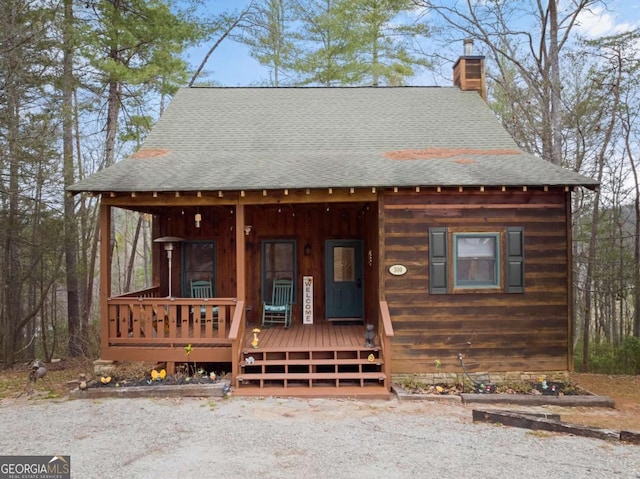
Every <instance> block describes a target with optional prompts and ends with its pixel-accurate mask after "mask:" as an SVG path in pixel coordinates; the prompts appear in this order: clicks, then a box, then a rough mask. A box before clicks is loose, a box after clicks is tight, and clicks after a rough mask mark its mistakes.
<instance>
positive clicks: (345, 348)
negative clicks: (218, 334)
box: [242, 345, 380, 355]
mask: <svg viewBox="0 0 640 479" xmlns="http://www.w3.org/2000/svg"><path fill="white" fill-rule="evenodd" d="M309 351H311V352H327V351H329V352H330V351H340V352H343V351H353V352H363V351H366V352H372V353H373V352H377V351H380V347H379V346H374V347H373V348H367V347H366V346H364V345H363V346H362V347H360V346H355V347H354V346H327V347H314V348H312V349H309V347H308V346H307V347H305V346H299V347H296V346H292V347H285V348H263V347H260V348H256V349H249V348H248V349H243V350H242V353H243V354H248V355H251V354H258V353H265V352H266V353H291V352H293V353H305V352H309Z"/></svg>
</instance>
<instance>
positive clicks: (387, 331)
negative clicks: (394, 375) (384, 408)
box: [378, 301, 393, 391]
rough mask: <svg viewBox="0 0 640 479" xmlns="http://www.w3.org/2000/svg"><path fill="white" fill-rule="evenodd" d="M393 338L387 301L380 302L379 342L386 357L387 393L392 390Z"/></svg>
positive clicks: (384, 367)
mask: <svg viewBox="0 0 640 479" xmlns="http://www.w3.org/2000/svg"><path fill="white" fill-rule="evenodd" d="M392 337H393V324H392V323H391V313H389V305H388V304H387V302H386V301H380V320H379V324H378V341H379V344H380V345H381V349H382V355H383V357H384V365H383V369H384V377H385V380H384V386H385V389H386V390H387V391H390V390H391V338H392Z"/></svg>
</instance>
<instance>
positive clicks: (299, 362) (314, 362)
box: [240, 358, 384, 367]
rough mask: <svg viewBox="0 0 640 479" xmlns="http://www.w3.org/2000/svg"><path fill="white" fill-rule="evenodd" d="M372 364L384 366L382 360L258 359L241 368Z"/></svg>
mask: <svg viewBox="0 0 640 479" xmlns="http://www.w3.org/2000/svg"><path fill="white" fill-rule="evenodd" d="M359 364H365V365H367V364H370V365H372V366H381V365H382V364H384V361H383V360H382V359H379V358H376V360H375V361H369V360H368V359H366V358H364V359H257V360H255V361H254V362H253V363H251V364H249V363H247V362H246V361H241V362H240V366H242V367H245V366H336V365H338V366H340V365H345V366H348V365H359Z"/></svg>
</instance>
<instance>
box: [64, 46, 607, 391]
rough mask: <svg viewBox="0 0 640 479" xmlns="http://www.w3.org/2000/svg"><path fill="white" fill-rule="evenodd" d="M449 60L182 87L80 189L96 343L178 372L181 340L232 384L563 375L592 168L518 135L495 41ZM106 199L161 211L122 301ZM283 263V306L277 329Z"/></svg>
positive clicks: (355, 387) (277, 386)
mask: <svg viewBox="0 0 640 479" xmlns="http://www.w3.org/2000/svg"><path fill="white" fill-rule="evenodd" d="M453 73H454V74H453V77H454V83H453V85H452V86H449V87H350V88H313V87H309V88H243V87H235V88H221V87H216V88H199V87H195V88H183V89H180V90H179V91H178V92H177V94H176V95H175V96H174V98H173V100H172V101H171V104H170V105H169V107H168V108H167V109H166V111H165V112H164V113H163V114H162V116H161V118H160V119H159V121H158V122H157V124H156V125H155V126H154V127H153V129H152V131H151V132H150V134H149V136H148V137H147V139H146V140H145V141H144V143H143V145H142V146H141V148H140V149H139V151H137V152H136V153H134V154H133V155H131V156H130V157H129V158H126V159H124V160H122V161H120V162H118V163H116V164H115V165H113V166H111V167H109V168H106V169H104V170H102V171H99V172H97V173H96V174H94V175H92V176H90V177H88V178H85V179H82V180H81V181H79V182H78V183H76V184H75V185H73V186H72V187H70V188H69V192H70V194H78V193H89V194H94V195H99V196H100V231H101V242H100V244H101V246H100V317H101V359H103V360H113V361H151V362H160V363H166V364H167V366H168V368H169V369H170V370H172V369H173V368H175V365H176V364H177V363H181V362H184V361H185V347H187V346H188V345H191V346H190V348H191V349H190V350H191V353H190V355H189V361H194V362H200V363H220V364H228V365H229V370H230V371H231V380H232V386H233V387H234V388H235V394H240V395H242V394H244V395H296V396H300V395H309V396H363V397H366V396H369V397H388V395H389V393H390V390H391V384H392V380H393V379H394V378H399V377H402V376H406V375H419V376H422V377H434V376H433V375H434V374H444V375H446V374H449V375H458V374H460V373H462V369H461V366H465V367H466V369H467V371H468V372H469V373H470V374H493V375H498V376H499V375H507V376H508V375H509V374H524V373H528V374H530V373H533V374H548V373H557V372H566V371H569V370H570V369H571V368H572V329H573V328H572V324H573V311H572V288H571V284H572V277H571V270H572V268H571V265H572V248H571V244H572V236H571V229H572V226H571V224H572V222H571V216H572V212H571V204H572V201H571V199H572V192H574V191H576V189H578V188H589V189H595V188H596V187H597V186H598V185H597V182H596V181H594V180H593V179H591V178H588V177H585V176H582V175H580V174H577V173H575V172H573V171H570V170H568V169H564V168H561V167H559V166H556V165H553V164H551V163H548V162H545V161H543V160H541V159H539V158H537V157H535V156H533V155H531V154H528V153H526V152H524V151H523V150H522V149H520V148H519V147H518V145H517V144H516V143H515V141H514V140H513V139H512V138H511V137H510V136H509V134H508V133H507V132H506V131H505V129H504V128H503V127H502V126H501V125H500V123H499V122H498V120H497V119H496V117H495V115H494V114H493V113H492V111H491V110H490V108H489V107H488V105H487V104H486V87H485V78H484V57H482V56H474V55H471V54H467V55H465V56H463V57H461V58H460V59H459V60H458V62H457V63H456V64H455V66H454V72H453ZM115 209H126V210H132V211H137V212H141V213H145V214H146V215H148V216H149V217H150V218H152V231H153V238H154V242H153V245H152V250H153V254H152V256H153V259H152V263H153V284H152V285H151V286H150V287H149V288H148V289H145V290H143V291H131V292H128V293H126V294H122V295H115V296H114V295H112V294H111V284H112V264H111V263H112V256H111V252H110V249H109V244H110V241H109V234H110V233H109V232H110V230H111V222H112V219H113V211H114V210H115ZM280 279H288V280H289V281H290V283H289V284H290V288H291V290H292V291H291V295H292V301H291V305H290V319H289V321H290V322H289V323H287V322H283V323H282V324H277V323H276V324H271V323H269V324H267V323H264V322H263V315H264V311H265V308H266V307H265V304H268V303H269V301H271V299H272V298H271V295H272V291H273V285H274V282H276V281H277V280H280ZM194 281H205V282H208V284H210V293H208V294H205V295H204V296H202V295H195V294H193V289H192V288H191V285H192V284H193V282H194ZM205 284H207V283H205ZM256 330H260V331H259V332H257V331H256ZM255 339H257V342H258V344H257V345H256V344H253V345H252V340H255ZM254 342H255V341H254ZM254 346H257V347H254ZM461 358H464V364H462V365H461V361H460V359H461ZM429 375H431V376H429Z"/></svg>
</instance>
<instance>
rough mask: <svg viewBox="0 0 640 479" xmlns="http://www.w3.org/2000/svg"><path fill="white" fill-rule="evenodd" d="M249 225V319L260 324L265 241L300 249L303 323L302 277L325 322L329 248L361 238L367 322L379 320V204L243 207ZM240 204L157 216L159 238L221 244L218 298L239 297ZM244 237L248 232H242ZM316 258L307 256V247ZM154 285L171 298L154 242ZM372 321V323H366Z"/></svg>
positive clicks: (176, 278) (298, 311)
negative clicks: (310, 281)
mask: <svg viewBox="0 0 640 479" xmlns="http://www.w3.org/2000/svg"><path fill="white" fill-rule="evenodd" d="M242 208H243V209H244V224H245V225H250V226H251V230H250V232H249V234H248V235H245V236H244V240H245V270H244V277H245V287H246V307H247V319H248V321H249V322H250V323H252V324H258V323H259V322H260V318H261V314H262V312H261V305H262V300H261V298H262V291H261V266H262V265H261V245H262V241H263V240H273V239H292V240H295V241H296V247H297V258H296V261H297V278H296V281H297V286H298V287H297V297H296V302H295V304H294V307H293V320H294V322H301V321H302V307H301V303H302V287H301V284H302V277H303V276H313V278H314V298H313V299H314V320H315V321H323V320H324V318H325V300H324V277H325V262H324V244H325V241H326V240H328V239H359V240H362V241H363V253H364V258H363V261H364V276H365V277H364V284H365V319H367V318H371V320H370V322H374V321H377V317H378V309H377V305H378V301H377V299H378V284H379V282H378V274H377V269H376V268H377V265H376V264H374V263H377V262H374V261H371V262H369V259H368V258H369V250H371V258H372V259H373V258H376V259H377V250H378V244H377V238H378V227H377V208H376V203H375V202H361V201H358V202H348V203H308V204H307V203H304V204H260V205H242ZM196 212H198V213H200V214H201V215H202V223H201V227H200V228H196V227H195V221H194V217H195V214H196ZM235 216H236V206H233V205H229V206H211V205H209V206H200V207H192V206H185V207H179V208H178V207H175V208H167V209H166V210H163V214H162V215H161V216H158V217H157V218H156V222H157V223H158V224H159V228H158V231H157V233H155V235H156V236H178V237H181V238H184V239H185V241H214V242H215V244H216V284H215V290H216V296H217V297H234V296H235V295H236V290H237V284H236V282H237V281H238V275H237V274H236V271H237V261H236V251H235V247H236V246H235V244H236V241H237V237H236V234H235V230H234V229H235V228H236V218H235ZM243 233H244V232H243ZM307 244H308V245H309V246H310V247H311V254H310V255H306V254H305V252H304V249H305V245H307ZM154 248H155V250H154V253H155V254H154V266H156V267H155V268H154V271H155V272H156V274H155V276H154V281H155V282H156V284H161V285H163V287H162V289H161V291H160V295H161V296H162V295H167V294H168V287H167V285H166V284H164V283H166V281H162V280H161V278H167V277H168V264H167V260H166V255H165V252H164V251H163V250H162V245H159V244H154ZM181 251H182V250H181V245H180V244H178V245H176V250H175V251H174V254H173V257H174V259H173V269H172V272H173V285H172V290H173V291H174V292H175V291H180V281H181V277H182V264H181V261H180V258H181ZM367 320H368V319H367Z"/></svg>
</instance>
